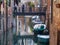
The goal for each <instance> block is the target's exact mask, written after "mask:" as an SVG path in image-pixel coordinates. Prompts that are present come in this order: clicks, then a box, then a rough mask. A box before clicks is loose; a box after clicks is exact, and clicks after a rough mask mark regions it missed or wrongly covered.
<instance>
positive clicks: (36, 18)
mask: <svg viewBox="0 0 60 45" xmlns="http://www.w3.org/2000/svg"><path fill="white" fill-rule="evenodd" d="M32 22H33V23H37V24H38V23H42V21H41V20H40V17H39V16H33V17H32Z"/></svg>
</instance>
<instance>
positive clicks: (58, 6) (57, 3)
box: [54, 0, 60, 8]
mask: <svg viewBox="0 0 60 45" xmlns="http://www.w3.org/2000/svg"><path fill="white" fill-rule="evenodd" d="M54 2H55V3H56V7H57V8H60V3H59V0H54Z"/></svg>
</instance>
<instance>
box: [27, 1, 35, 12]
mask: <svg viewBox="0 0 60 45" xmlns="http://www.w3.org/2000/svg"><path fill="white" fill-rule="evenodd" d="M28 6H29V8H30V11H34V10H35V5H34V3H33V2H28Z"/></svg>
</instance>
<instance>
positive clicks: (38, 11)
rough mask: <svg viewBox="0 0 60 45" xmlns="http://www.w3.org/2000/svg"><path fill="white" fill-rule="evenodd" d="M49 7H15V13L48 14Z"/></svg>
mask: <svg viewBox="0 0 60 45" xmlns="http://www.w3.org/2000/svg"><path fill="white" fill-rule="evenodd" d="M46 9H47V7H33V8H31V7H19V8H17V7H14V10H13V14H14V16H16V15H46Z"/></svg>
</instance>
